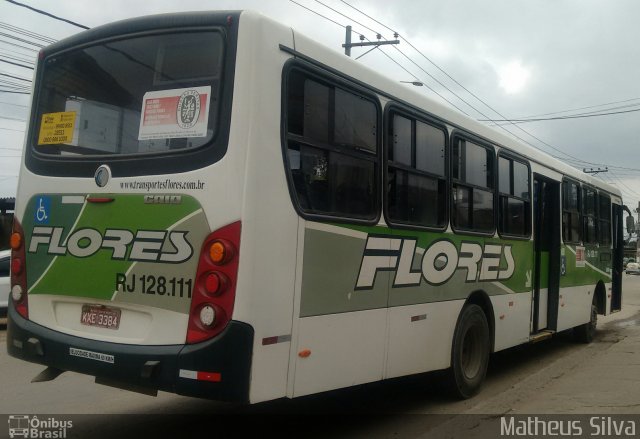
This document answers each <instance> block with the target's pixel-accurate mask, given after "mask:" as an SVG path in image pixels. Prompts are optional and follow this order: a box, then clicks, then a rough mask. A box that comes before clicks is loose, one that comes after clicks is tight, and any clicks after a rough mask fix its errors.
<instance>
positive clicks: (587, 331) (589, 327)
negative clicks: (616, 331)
mask: <svg viewBox="0 0 640 439" xmlns="http://www.w3.org/2000/svg"><path fill="white" fill-rule="evenodd" d="M595 300H596V299H595V297H594V298H593V303H592V304H591V319H590V320H589V322H587V323H585V324H584V325H580V326H576V327H575V328H573V337H574V339H575V340H576V341H578V342H580V343H591V342H592V341H593V339H594V338H595V336H596V329H597V326H598V307H597V306H596V304H595Z"/></svg>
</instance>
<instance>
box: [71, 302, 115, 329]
mask: <svg viewBox="0 0 640 439" xmlns="http://www.w3.org/2000/svg"><path fill="white" fill-rule="evenodd" d="M120 313H121V310H119V309H117V308H109V307H106V306H101V305H82V316H81V317H80V323H82V324H83V325H87V326H97V327H99V328H107V329H118V327H119V326H120Z"/></svg>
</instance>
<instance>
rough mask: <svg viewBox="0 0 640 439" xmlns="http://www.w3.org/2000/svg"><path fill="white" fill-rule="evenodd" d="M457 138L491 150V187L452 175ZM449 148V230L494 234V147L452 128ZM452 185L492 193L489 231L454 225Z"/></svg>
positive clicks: (469, 233)
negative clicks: (465, 180)
mask: <svg viewBox="0 0 640 439" xmlns="http://www.w3.org/2000/svg"><path fill="white" fill-rule="evenodd" d="M459 140H465V141H469V142H471V143H474V144H475V145H478V146H480V147H481V148H484V149H485V150H488V151H490V152H491V159H492V160H491V165H492V172H493V175H492V176H491V177H492V178H491V181H492V184H493V187H492V188H486V187H483V186H477V185H474V184H471V183H466V182H462V181H460V180H457V179H456V178H455V177H454V175H453V164H454V157H453V148H454V145H455V142H457V141H459ZM449 150H450V154H449V166H450V168H449V212H450V214H449V222H450V224H451V230H453V231H454V232H455V233H457V234H458V233H459V234H466V235H477V236H495V235H496V231H497V225H498V224H497V207H498V206H497V203H498V197H497V196H496V194H497V185H498V180H497V175H498V173H497V154H496V147H495V146H494V145H493V144H492V143H490V142H488V141H486V140H483V139H482V138H480V137H477V136H474V135H473V134H471V133H468V132H466V131H462V130H459V129H455V130H453V132H452V133H451V135H450V141H449ZM454 185H462V186H465V187H467V188H469V189H471V192H472V193H473V189H478V190H482V191H485V192H487V193H491V194H492V195H493V206H492V208H493V215H492V217H493V227H492V229H491V230H490V231H479V230H474V229H473V228H470V229H466V228H461V227H458V226H456V225H454V223H453V218H454V213H453V212H454V211H455V202H454V200H453V196H454V192H455V191H454V188H453V186H454ZM488 189H489V190H488Z"/></svg>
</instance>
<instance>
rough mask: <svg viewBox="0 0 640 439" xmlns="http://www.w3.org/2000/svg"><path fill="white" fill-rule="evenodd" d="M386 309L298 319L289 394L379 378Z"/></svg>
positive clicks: (318, 390)
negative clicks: (292, 387) (292, 385)
mask: <svg viewBox="0 0 640 439" xmlns="http://www.w3.org/2000/svg"><path fill="white" fill-rule="evenodd" d="M387 313H388V310H387V309H385V308H382V309H373V310H368V311H359V312H354V313H343V314H331V315H322V316H314V317H305V318H302V319H300V321H299V326H298V335H297V347H296V350H297V351H298V352H299V355H297V362H296V369H295V383H294V392H293V396H303V395H310V394H312V393H317V392H324V391H327V390H332V389H338V388H342V387H348V386H355V385H358V384H364V383H369V382H373V381H379V380H381V379H382V378H383V376H384V367H385V358H386V349H385V345H386V340H387V339H386V327H387Z"/></svg>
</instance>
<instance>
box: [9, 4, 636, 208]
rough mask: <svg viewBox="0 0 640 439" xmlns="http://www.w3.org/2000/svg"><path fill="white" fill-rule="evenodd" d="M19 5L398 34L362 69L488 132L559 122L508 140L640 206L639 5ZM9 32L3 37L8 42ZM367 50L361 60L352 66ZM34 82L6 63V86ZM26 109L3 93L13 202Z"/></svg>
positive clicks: (93, 22) (24, 17) (324, 39)
mask: <svg viewBox="0 0 640 439" xmlns="http://www.w3.org/2000/svg"><path fill="white" fill-rule="evenodd" d="M20 1H21V2H22V3H25V4H28V5H31V6H33V7H36V8H38V9H42V10H44V11H47V12H50V13H52V14H54V15H57V16H60V17H63V18H66V19H69V20H72V21H74V22H77V23H81V24H83V25H85V26H88V27H95V26H98V25H101V24H105V23H108V22H112V21H116V20H120V19H124V18H128V17H134V16H141V15H149V14H156V13H166V12H179V11H189V10H211V9H221V10H228V9H253V10H257V11H259V12H261V13H263V14H265V15H267V16H270V17H271V18H273V19H275V20H277V21H280V22H282V23H284V24H286V25H288V26H291V27H293V28H294V29H296V30H297V31H299V32H301V33H305V34H307V35H308V36H310V37H312V38H314V39H315V40H316V41H318V42H320V43H322V44H324V45H326V46H328V47H330V48H332V49H334V50H336V51H339V52H340V51H342V48H341V44H342V43H343V42H344V37H345V30H344V27H343V26H344V25H347V24H351V25H352V26H353V29H354V30H355V31H356V32H359V33H363V34H364V35H365V37H366V38H368V39H370V40H374V39H375V38H376V35H375V33H380V34H381V35H382V37H383V39H393V32H391V31H390V30H389V29H393V30H395V31H397V32H398V33H399V34H400V36H401V43H400V44H399V45H397V46H394V47H392V46H386V47H385V48H382V49H375V50H373V51H372V52H370V53H368V54H366V55H364V56H363V57H362V58H360V59H359V60H358V62H361V63H362V64H364V65H367V66H369V67H372V68H374V69H376V70H378V71H380V72H382V73H383V74H385V75H386V76H388V77H390V78H393V79H396V80H398V81H420V82H422V83H424V84H425V86H423V87H416V91H418V92H420V93H425V94H427V95H429V96H431V97H433V98H434V99H436V100H440V99H441V98H440V97H439V96H438V95H436V94H435V93H434V91H433V90H435V91H436V92H437V93H438V94H439V95H441V96H443V97H444V98H446V100H447V101H448V102H449V103H451V104H453V105H455V106H456V107H457V108H459V109H461V110H463V111H464V112H465V113H467V114H468V115H469V116H471V117H473V118H476V119H479V120H483V119H491V120H498V119H502V118H506V119H523V118H531V117H533V116H535V117H536V118H538V119H540V118H542V119H548V118H553V120H538V121H530V122H526V123H517V124H516V123H507V124H505V125H504V129H506V130H508V131H509V132H511V133H513V134H514V135H515V136H517V137H519V138H520V139H523V140H524V141H526V142H528V143H530V144H531V145H533V146H535V147H537V148H539V149H541V150H543V151H545V152H548V153H550V154H552V155H554V156H556V157H558V158H560V159H562V160H563V161H565V162H566V163H568V164H570V165H573V166H575V167H577V168H579V169H583V168H605V167H607V168H608V172H606V173H601V174H598V177H599V178H602V179H603V180H604V181H607V182H609V183H612V184H614V185H615V186H616V187H618V188H619V189H620V190H621V191H622V193H623V197H624V200H625V204H627V205H628V206H629V207H631V208H635V207H637V206H638V202H639V201H640V144H639V143H640V81H638V72H639V71H640V50H638V49H637V44H636V43H637V42H638V41H640V26H638V23H637V20H638V17H640V2H638V1H635V0H447V1H444V2H443V1H441V0H438V1H433V0H422V1H417V0H396V1H393V2H390V1H388V0H386V1H383V0H344V1H343V0H295V2H294V1H292V0H262V1H257V0H236V1H222V0H221V1H214V0H209V1H204V0H180V1H175V0H154V1H144V0H126V1H125V0H108V1H105V2H102V3H100V7H96V3H94V2H89V1H86V0H56V1H55V2H54V1H44V0H40V1H38V0H20ZM301 5H302V6H301ZM303 6H304V7H303ZM310 10H313V11H315V12H316V13H317V14H316V13H313V12H311V11H310ZM361 12H363V13H365V14H366V15H363V14H362V13H361ZM318 14H321V15H323V16H324V17H321V16H319V15H318ZM367 16H368V17H367ZM372 19H375V20H377V21H374V20H372ZM331 20H333V21H331ZM3 24H6V25H10V26H17V27H19V28H22V29H27V30H29V31H32V32H37V33H39V34H42V35H46V36H47V37H49V38H52V39H61V38H64V37H66V36H69V35H72V34H75V33H77V32H81V31H82V29H80V28H78V27H75V26H73V25H70V24H67V23H64V22H61V21H56V20H54V19H52V18H49V17H46V16H43V15H39V14H37V13H35V12H32V11H30V10H28V9H25V8H22V7H19V6H16V5H13V4H11V3H9V2H6V1H4V0H3V1H0V27H2V25H3ZM3 29H6V27H4V28H3ZM3 29H0V34H1V33H11V32H8V31H6V30H3ZM352 38H353V40H357V35H354V36H353V37H352ZM3 41H5V42H6V41H10V42H14V43H17V44H21V43H20V42H16V41H15V40H9V39H8V38H6V37H3V36H1V35H0V59H3V58H4V59H7V58H6V56H7V55H9V56H13V57H17V58H20V59H27V58H30V59H35V56H36V53H35V52H29V51H26V50H24V49H21V48H17V47H15V46H11V45H8V44H6V43H3ZM396 49H397V50H396ZM416 49H417V50H416ZM366 50H367V49H362V48H354V49H353V50H352V57H353V58H356V57H358V56H360V55H363V54H364V53H365V52H366ZM390 58H391V59H390ZM32 73H33V72H32V71H31V70H28V69H24V68H21V67H16V66H12V65H9V64H6V63H0V74H5V75H6V74H9V75H12V76H19V77H25V78H30V77H31V75H32ZM3 78H7V77H6V76H4V77H3ZM14 82H15V81H14ZM19 83H22V82H19ZM406 86H407V87H415V86H414V85H411V84H407V85H406ZM478 98H479V99H481V101H480V100H478ZM29 104H30V97H29V96H28V95H20V94H10V93H3V92H0V198H1V197H7V196H15V192H16V186H17V177H16V175H17V173H18V170H19V161H20V157H19V156H20V152H21V150H22V147H23V141H24V129H25V126H26V118H27V115H28V106H29ZM485 104H488V105H489V106H490V107H488V106H487V105H485ZM494 110H495V111H494ZM568 110H571V111H568ZM496 111H497V112H496ZM598 113H600V114H601V113H617V114H609V115H604V116H595V114H598ZM575 116H589V117H577V118H576V117H575ZM486 123H488V124H492V122H486ZM497 129H502V128H497Z"/></svg>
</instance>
